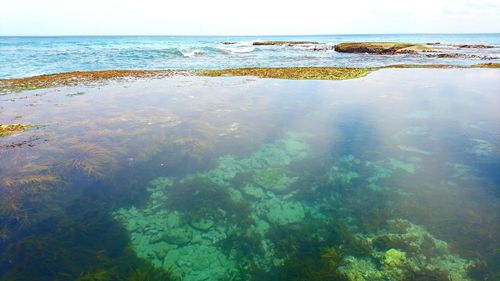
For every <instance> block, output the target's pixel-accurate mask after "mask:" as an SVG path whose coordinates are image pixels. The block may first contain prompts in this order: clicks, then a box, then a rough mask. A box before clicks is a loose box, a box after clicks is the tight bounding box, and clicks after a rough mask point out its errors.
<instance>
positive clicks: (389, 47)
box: [335, 42, 432, 55]
mask: <svg viewBox="0 0 500 281" xmlns="http://www.w3.org/2000/svg"><path fill="white" fill-rule="evenodd" d="M335 51H337V52H341V53H368V54H378V55H395V54H416V53H420V52H430V51H432V47H430V46H429V45H427V44H414V43H399V42H346V43H339V44H337V45H335Z"/></svg>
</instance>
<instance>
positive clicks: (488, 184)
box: [0, 39, 500, 281]
mask: <svg viewBox="0 0 500 281" xmlns="http://www.w3.org/2000/svg"><path fill="white" fill-rule="evenodd" d="M120 40H122V39H120ZM401 81H405V82H404V83H401ZM499 81H500V72H498V70H496V69H385V70H380V71H377V72H374V73H371V74H370V75H368V76H367V77H363V78H360V79H354V80H346V81H290V80H276V79H255V78H249V77H222V78H209V77H185V76H174V77H170V78H166V79H158V80H144V79H141V80H130V81H111V82H105V83H99V84H95V85H86V86H83V85H82V86H72V87H58V88H50V89H39V90H34V91H27V92H22V93H16V94H8V95H3V96H0V109H1V111H0V123H19V122H22V123H28V124H33V125H35V127H33V128H32V129H31V130H28V131H26V132H24V133H21V134H16V135H12V136H8V137H2V138H0V159H1V161H0V280H40V281H44V280H51V281H53V280H80V281H83V280H129V281H133V280H135V281H137V280H158V281H159V280H163V281H165V280H179V279H180V280H187V281H212V280H214V281H219V280H245V281H246V280H261V281H262V280H270V281H271V280H272V281H276V280H278V281H280V280H283V281H285V280H286V281H295V280H296V281H299V280H321V281H323V280H352V281H354V280H366V281H377V280H379V281H383V280H453V281H458V280H498V278H499V276H500V253H499V252H498V247H499V243H500V238H499V237H500V228H499V227H500V218H499V214H500V173H498V171H500V132H499V130H498V128H500V116H499V107H500V96H499V93H500V84H499ZM176 278H179V279H176Z"/></svg>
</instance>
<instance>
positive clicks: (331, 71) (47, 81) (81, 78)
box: [0, 54, 500, 94]
mask: <svg viewBox="0 0 500 281" xmlns="http://www.w3.org/2000/svg"><path fill="white" fill-rule="evenodd" d="M427 55H436V56H439V54H427ZM384 68H500V63H483V64H475V65H471V66H458V65H446V64H430V65H425V64H424V65H420V64H399V65H387V66H381V67H361V68H355V67H260V68H233V69H219V70H198V71H195V70H185V71H179V70H105V71H77V72H64V73H56V74H46V75H39V76H33V77H27V78H14V79H0V94H2V93H4V94H5V93H12V92H20V91H25V90H35V89H42V88H51V87H57V86H74V85H78V84H88V83H95V82H102V81H107V80H121V79H136V78H165V77H170V76H174V75H194V76H196V75H197V76H210V77H218V76H256V77H259V78H277V79H294V80H345V79H354V78H360V77H364V76H366V75H368V74H369V73H370V72H372V71H376V70H379V69H384Z"/></svg>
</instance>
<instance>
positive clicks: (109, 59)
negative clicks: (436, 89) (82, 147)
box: [0, 34, 500, 79]
mask: <svg viewBox="0 0 500 281" xmlns="http://www.w3.org/2000/svg"><path fill="white" fill-rule="evenodd" d="M367 41H376V42H414V43H432V44H435V43H439V44H438V45H434V46H435V47H436V49H439V48H441V47H442V46H451V47H453V46H455V45H456V44H484V45H491V46H496V47H495V48H483V49H479V48H477V49H474V48H470V49H463V50H461V52H462V53H461V54H460V55H458V56H457V55H454V54H449V53H444V54H441V53H429V54H423V55H417V56H411V55H405V54H402V55H395V56H380V55H366V54H363V53H359V54H348V53H339V52H336V51H335V50H334V48H335V45H336V44H338V43H341V42H367ZM269 42H303V44H302V43H301V44H276V45H273V44H262V43H269ZM308 42H309V43H308ZM310 42H313V43H310ZM54 62H57V63H54ZM484 62H488V63H499V62H500V34H434V35H422V34H415V35H412V34H406V35H400V34H399V35H398V34H390V35H321V36H233V37H232V36H123V37H120V36H109V37H106V36H104V37H100V36H95V37H88V36H85V37H74V36H73V37H0V79H2V78H20V77H28V76H32V75H33V73H45V74H50V73H59V72H68V71H94V70H109V69H125V70H127V69H128V70H131V69H149V70H157V69H172V70H196V69H222V68H240V67H273V66H274V67H276V66H281V67H287V66H288V67H292V66H341V67H372V66H382V65H393V64H435V63H438V64H452V65H472V64H478V63H484Z"/></svg>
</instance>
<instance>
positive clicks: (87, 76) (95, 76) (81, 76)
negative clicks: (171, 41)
mask: <svg viewBox="0 0 500 281" xmlns="http://www.w3.org/2000/svg"><path fill="white" fill-rule="evenodd" d="M188 73H189V72H188V71H174V70H101V71H75V72H65V73H56V74H45V75H39V76H33V77H26V78H15V79H0V91H14V92H15V91H23V90H35V89H40V88H49V87H54V86H72V85H77V84H81V83H89V82H97V81H103V80H110V79H123V78H163V77H168V76H172V75H181V74H188Z"/></svg>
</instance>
